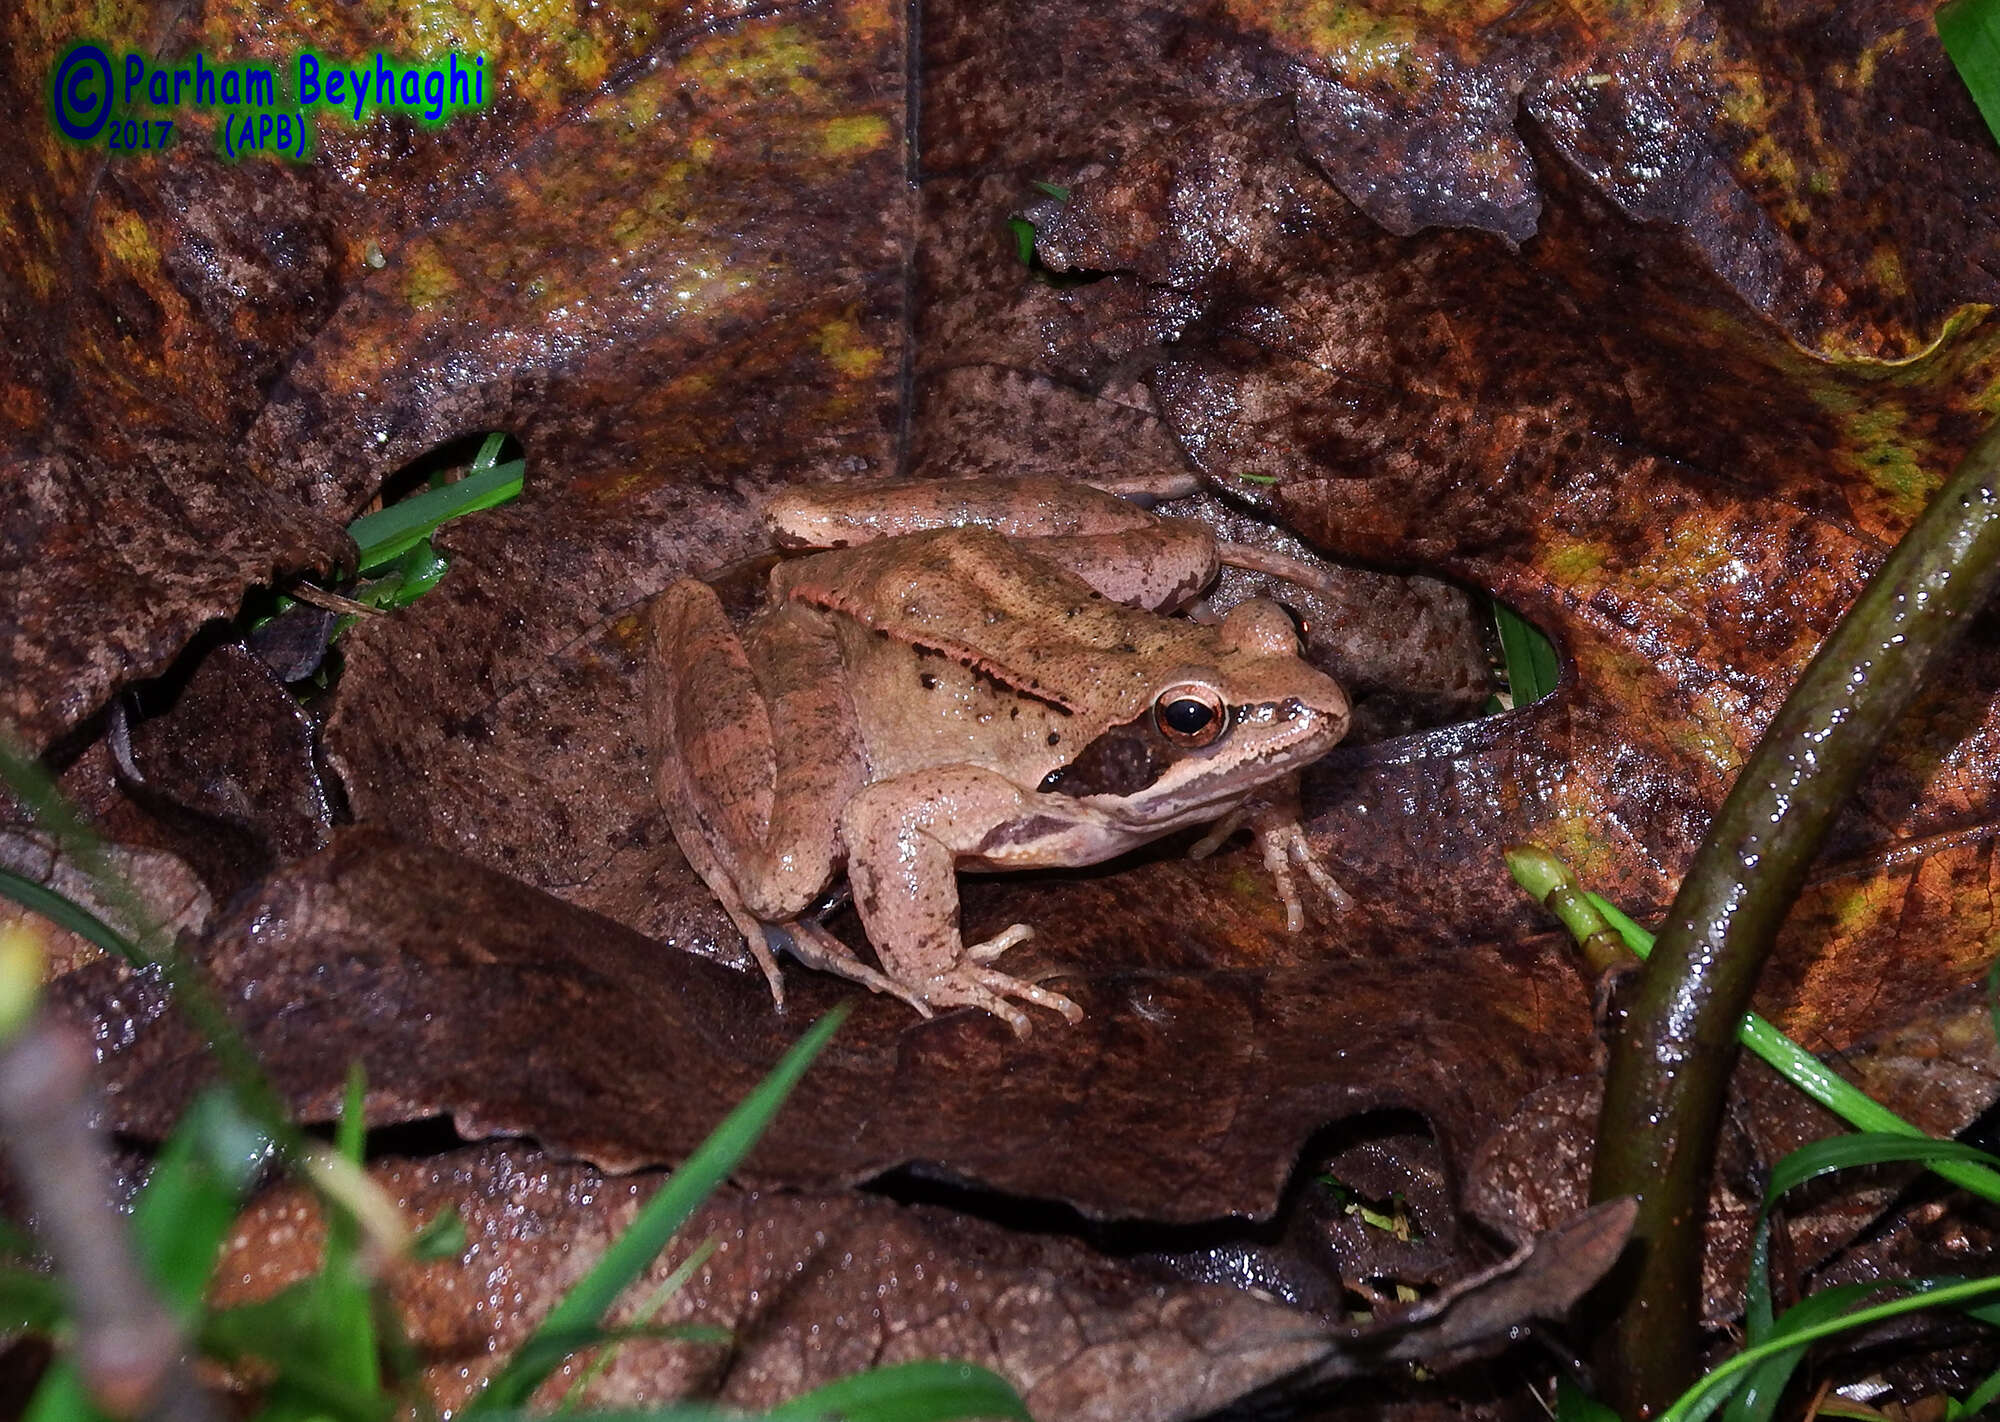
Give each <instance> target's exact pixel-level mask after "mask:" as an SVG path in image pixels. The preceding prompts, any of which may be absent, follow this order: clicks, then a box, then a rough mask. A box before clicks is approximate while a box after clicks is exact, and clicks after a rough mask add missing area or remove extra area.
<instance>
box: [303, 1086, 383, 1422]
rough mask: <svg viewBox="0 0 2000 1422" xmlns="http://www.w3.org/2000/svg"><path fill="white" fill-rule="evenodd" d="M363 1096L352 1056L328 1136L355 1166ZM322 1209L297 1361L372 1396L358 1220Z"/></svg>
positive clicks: (371, 1335)
mask: <svg viewBox="0 0 2000 1422" xmlns="http://www.w3.org/2000/svg"><path fill="white" fill-rule="evenodd" d="M367 1096H368V1081H367V1077H366V1074H365V1073H364V1072H363V1071H362V1069H361V1063H359V1062H355V1063H354V1064H353V1065H352V1066H350V1067H349V1068H348V1071H347V1094H346V1096H345V1098H344V1099H343V1100H342V1102H341V1109H340V1122H339V1124H338V1126H337V1127H336V1128H335V1130H334V1138H333V1144H334V1149H335V1150H336V1151H338V1152H339V1153H340V1155H341V1156H342V1157H344V1158H345V1159H346V1160H348V1161H349V1162H350V1163H352V1164H353V1165H355V1166H359V1165H361V1163H362V1158H363V1155H364V1154H365V1149H366V1144H367V1135H368V1123H367V1119H366V1114H365V1111H364V1109H363V1107H364V1103H365V1102H366V1100H367ZM324 1209H325V1213H326V1247H325V1249H324V1250H322V1251H321V1254H320V1266H319V1272H318V1273H317V1274H316V1275H314V1276H313V1280H312V1294H311V1307H312V1311H313V1319H312V1322H313V1333H314V1336H315V1340H316V1341H317V1343H318V1345H319V1346H318V1347H316V1348H314V1349H313V1350H312V1351H311V1353H310V1354H308V1355H307V1358H306V1359H302V1360H301V1361H308V1360H309V1361H310V1362H311V1363H312V1364H313V1365H315V1366H317V1367H318V1368H320V1369H322V1370H323V1371H324V1374H325V1376H326V1377H327V1379H329V1380H330V1381H332V1382H334V1383H336V1384H339V1385H343V1386H346V1387H349V1388H352V1389H354V1390H355V1391H356V1392H357V1393H360V1394H363V1395H371V1396H372V1395H373V1394H375V1393H377V1392H379V1391H380V1390H381V1387H382V1373H381V1354H380V1350H379V1349H378V1348H377V1347H376V1339H375V1308H374V1301H373V1300H372V1299H371V1298H370V1297H369V1284H368V1281H367V1280H366V1279H365V1278H363V1277H362V1274H361V1271H360V1268H359V1265H358V1262H357V1255H358V1253H359V1250H360V1242H361V1226H360V1223H359V1222H358V1221H357V1220H356V1219H355V1218H354V1216H353V1215H352V1214H350V1213H348V1212H347V1211H346V1210H342V1209H338V1208H336V1207H335V1206H334V1205H333V1204H332V1203H331V1202H328V1203H327V1204H326V1205H325V1206H324Z"/></svg>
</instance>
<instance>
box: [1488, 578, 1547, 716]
mask: <svg viewBox="0 0 2000 1422" xmlns="http://www.w3.org/2000/svg"><path fill="white" fill-rule="evenodd" d="M1493 621H1494V625H1495V626H1497V627H1498V628H1499V629H1500V654H1501V659H1502V660H1503V661H1504V662H1505V664H1506V668H1507V689H1508V690H1509V691H1510V692H1512V693H1513V696H1514V705H1515V706H1516V707H1521V706H1527V705H1530V704H1532V703H1534V702H1536V701H1540V700H1541V699H1542V698H1543V697H1544V696H1547V695H1548V694H1549V693H1550V692H1551V691H1554V690H1555V689H1556V682H1557V681H1558V680H1559V679H1560V678H1561V675H1562V666H1561V663H1560V662H1559V661H1558V659H1557V657H1556V649H1555V646H1554V644H1553V643H1551V642H1550V641H1549V639H1548V638H1547V637H1546V636H1544V635H1543V634H1542V629H1541V628H1539V627H1537V626H1535V624H1534V623H1532V622H1530V621H1528V619H1527V618H1525V617H1523V616H1521V614H1520V613H1518V612H1516V611H1514V609H1513V608H1511V607H1509V606H1507V604H1505V603H1504V602H1495V603H1494V604H1493Z"/></svg>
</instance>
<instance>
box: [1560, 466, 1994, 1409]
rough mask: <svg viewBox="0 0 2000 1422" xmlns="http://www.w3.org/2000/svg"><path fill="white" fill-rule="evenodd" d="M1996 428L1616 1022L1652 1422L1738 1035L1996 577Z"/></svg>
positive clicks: (1761, 776) (1727, 825)
mask: <svg viewBox="0 0 2000 1422" xmlns="http://www.w3.org/2000/svg"><path fill="white" fill-rule="evenodd" d="M1996 483H2000V429H1989V430H1988V431H1987V432H1986V433H1985V434H1984V435H1982V436H1981V437H1980V439H1979V441H1978V442H1977V443H1976V444H1975V445H1974V446H1973V447H1972V450H1971V452H1970V453H1969V454H1967V455H1966V457H1965V459H1964V461H1963V462H1962V463H1961V464H1960V465H1959V468H1958V471H1957V472H1956V473H1955V474H1954V475H1953V476H1952V477H1951V479H1950V480H1949V481H1947V482H1946V484H1945V485H1944V487H1943V488H1942V489H1940V490H1939V491H1938V493H1937V495H1936V496H1935V497H1934V498H1933V499H1932V500H1931V502H1930V505H1929V507H1928V508H1926V509H1925V510H1924V513H1923V516H1922V517H1921V518H1919V519H1918V520H1917V522H1916V524H1915V526H1914V527H1912V528H1911V529H1910V531H1909V533H1908V534H1907V535H1906V536H1905V537H1904V538H1903V541H1902V542H1901V543H1899V544H1898V545H1897V546H1896V549H1895V551H1894V552H1892V553H1891V554H1890V555H1889V557H1888V559H1887V561H1885V562H1884V564H1883V565H1882V569H1881V571H1880V572H1879V573H1877V574H1876V576H1875V578H1874V579H1873V581H1872V582H1870V584H1869V586H1868V588H1867V589H1866V591H1864V592H1863V593H1862V595H1861V597H1860V598H1859V599H1858V600H1857V601H1856V602H1855V604H1854V606H1853V607H1851V608H1850V609H1848V612H1847V615H1846V616H1845V617H1844V618H1842V619H1841V622H1840V625H1839V626H1838V627H1836V628H1835V629H1834V631H1833V634H1832V635H1831V636H1829V637H1828V638H1827V639H1826V641H1825V642H1824V643H1823V644H1822V645H1821V647H1820V649H1819V652H1818V653H1817V654H1816V655H1815V656H1814V657H1813V659H1812V662H1811V663H1810V664H1809V665H1808V666H1807V667H1806V670H1805V673H1804V674H1803V675H1802V676H1801V677H1800V678H1799V682H1798V685H1797V686H1796V687H1794V688H1793V690H1792V694H1791V695H1790V696H1789V697H1788V698H1787V699H1786V701H1785V704H1784V706H1783V707H1782V708H1780V710H1779V712H1778V714H1777V716H1776V718H1775V719H1774V720H1773V721H1772V723H1771V727H1770V729H1769V730H1768V731H1767V732H1766V733H1765V736H1764V739H1763V741H1762V742H1761V743H1760V744H1759V745H1758V747H1757V749H1756V751H1755V752H1754V753H1753V754H1752V755H1751V757H1750V760H1749V762H1748V764H1746V765H1745V766H1744V767H1743V771H1742V773H1741V774H1740V775H1739V776H1738V777H1737V780H1736V784H1735V786H1734V787H1733V788H1732V789H1731V790H1730V792H1729V797H1728V799H1727V800H1725V801H1724V803H1723V806H1722V809H1721V811H1720V812H1719V813H1718V814H1717V815H1716V818H1715V822H1714V823H1713V824H1712V825H1711V826H1710V827H1709V832H1708V837H1707V838H1706V839H1705V840H1703V841H1702V845H1701V848H1700V850H1699V851H1697V853H1696V855H1695V859H1694V863H1693V865H1692V866H1691V867H1690V868H1689V870H1688V873H1687V877H1686V878H1685V879H1684V880H1682V882H1681V888H1680V893H1679V894H1678V895H1677V896H1676V897H1675V899H1674V904H1673V908H1672V910H1671V911H1670V912H1669V914H1668V916H1667V920H1666V923H1665V925H1664V927H1663V929H1662V931H1661V933H1660V937H1659V942H1658V945H1657V946H1656V947H1655V949H1654V951H1653V956H1652V957H1651V958H1650V959H1649V960H1647V963H1646V966H1645V967H1644V968H1643V969H1642V970H1641V971H1640V974H1639V979H1638V983H1637V986H1636V990H1635V992H1634V994H1633V998H1632V1002H1631V1005H1630V1009H1629V1011H1628V1012H1627V1013H1626V1014H1625V1016H1624V1018H1623V1019H1622V1021H1621V1022H1620V1023H1619V1024H1618V1025H1617V1026H1616V1028H1615V1030H1614V1032H1613V1034H1612V1041H1611V1062H1610V1068H1609V1072H1608V1076H1607V1080H1606V1083H1605V1095H1604V1112H1603V1115H1602V1117H1601V1118H1600V1120H1599V1123H1598V1133H1597V1153H1596V1158H1595V1161H1594V1163H1593V1172H1592V1177H1591V1197H1592V1199H1593V1200H1609V1199H1616V1198H1618V1197H1620V1196H1623V1195H1636V1196H1638V1197H1639V1215H1638V1221H1637V1225H1636V1227H1635V1230H1634V1237H1635V1244H1636V1246H1637V1247H1636V1250H1635V1252H1634V1255H1633V1256H1632V1257H1631V1260H1630V1264H1629V1266H1628V1267H1624V1268H1621V1270H1620V1271H1619V1273H1618V1275H1617V1276H1615V1278H1616V1281H1617V1282H1616V1285H1615V1287H1619V1288H1620V1295H1619V1311H1618V1314H1617V1316H1616V1318H1615V1319H1614V1321H1613V1322H1612V1324H1611V1326H1610V1328H1609V1329H1608V1331H1607V1333H1606V1335H1605V1337H1604V1340H1603V1345H1602V1347H1601V1350H1600V1355H1599V1372H1600V1376H1602V1377H1603V1378H1604V1379H1605V1382H1606V1384H1607V1387H1608V1390H1609V1392H1610V1394H1611V1400H1612V1401H1613V1402H1614V1404H1615V1405H1616V1406H1617V1407H1618V1409H1619V1411H1620V1412H1621V1414H1623V1415H1624V1416H1626V1417H1628V1418H1650V1417H1653V1416H1655V1415H1657V1414H1658V1413H1659V1412H1660V1411H1661V1409H1663V1408H1665V1407H1666V1406H1668V1405H1669V1404H1670V1403H1672V1401H1673V1400H1674V1398H1675V1397H1676V1396H1677V1395H1678V1394H1679V1392H1680V1391H1681V1389H1682V1388H1683V1387H1685V1386H1686V1385H1687V1384H1688V1383H1689V1381H1690V1380H1692V1378H1693V1377H1694V1375H1695V1367H1696V1360H1695V1344H1696V1340H1697V1330H1698V1326H1699V1323H1700V1304H1701V1291H1700V1273H1699V1269H1700V1261H1701V1245H1702V1215H1703V1207H1704V1205H1705V1203H1706V1200H1707V1194H1708V1177H1709V1169H1710V1165H1711V1161H1712V1157H1713V1154H1714V1144H1715V1135H1716V1130H1717V1127H1718V1125H1719V1124H1720V1120H1721V1114H1722V1104H1723V1092H1724V1087H1725V1085H1726V1083H1727V1081H1728V1078H1729V1072H1730V1068H1731V1066H1732V1065H1733V1063H1734V1059H1735V1053H1734V1051H1733V1047H1734V1045H1735V1037H1736V1031H1737V1027H1738V1025H1739V1023H1740V1022H1741V1020H1742V1017H1743V1013H1744V1011H1745V1010H1746V1009H1747V1008H1748V1007H1749V1005H1750V995H1751V992H1752V990H1753V989H1754V988H1755V986H1756V983H1757V978H1758V975H1759V974H1760V973H1761V972H1762V970H1763V966H1764V960H1765V959H1766V957H1767V956H1768V955H1769V953H1770V949H1771V945H1772V943H1773V942H1774V941H1775V939H1776V937H1777V933H1778V928H1779V925H1780V924H1782V923H1783V921H1784V918H1785V915H1786V913H1787V912H1788V911H1789V910H1790V908H1791V905H1792V901H1793V900H1794V899H1795V898H1796V897H1797V896H1798V892H1799V889H1800V888H1801V887H1802V886H1803V884H1804V882H1805V875H1806V871H1807V868H1808V867H1809V866H1810V864H1811V862H1812V859H1813V856H1814V855H1815V854H1816V853H1817V851H1818V849H1819V846H1820V842H1821V840H1822V839H1823V838H1824V836H1825V832H1826V828H1827V825H1828V824H1829V823H1830V822H1831V821H1832V818H1833V815H1834V813H1835V811H1837V810H1838V809H1839V807H1840V805H1841V804H1842V803H1843V802H1844V801H1845V800H1846V799H1847V797H1848V795H1849V793H1850V792H1851V791H1852V790H1853V788H1854V784H1855V782H1856V780H1858V779H1859V778H1860V775H1861V772H1862V769H1863V768H1864V767H1865V766H1866V764H1867V763H1868V760H1869V758H1870V757H1871V755H1872V754H1873V752H1874V749H1875V747H1876V745H1877V743H1878V742H1879V741H1880V740H1881V738H1882V736H1883V735H1884V733H1886V732H1887V730H1888V729H1889V727H1890V725H1891V724H1892V723H1893V722H1894V721H1895V719H1896V718H1897V716H1898V715H1900V714H1901V713H1902V711H1903V709H1904V707H1905V706H1907V705H1908V703H1909V701H1910V698H1911V697H1912V696H1913V695H1914V694H1915V692H1916V689H1917V687H1918V685H1919V684H1920V683H1921V682H1922V680H1923V676H1924V673H1925V672H1926V671H1927V670H1928V669H1929V668H1930V666H1931V664H1932V662H1933V661H1934V659H1935V658H1936V657H1937V655H1938V654H1939V653H1940V652H1941V651H1943V650H1944V649H1945V647H1946V646H1948V645H1949V643H1950V641H1951V640H1952V638H1953V637H1954V636H1955V634H1956V633H1957V632H1958V631H1959V630H1960V629H1961V628H1962V627H1963V625H1964V624H1965V622H1966V621H1967V620H1968V618H1969V617H1970V615H1971V613H1972V612H1973V611H1975V610H1976V609H1977V608H1978V607H1979V605H1980V604H1981V603H1982V602H1983V601H1984V600H1985V598H1986V595H1987V593H1988V592H1989V591H1990V590H1991V588H1992V586H1993V582H1994V576H1995V573H1996V572H2000V488H1997V487H1996Z"/></svg>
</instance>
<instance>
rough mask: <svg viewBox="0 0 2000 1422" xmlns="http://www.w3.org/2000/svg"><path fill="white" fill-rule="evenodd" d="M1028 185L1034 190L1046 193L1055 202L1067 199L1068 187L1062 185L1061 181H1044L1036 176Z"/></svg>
mask: <svg viewBox="0 0 2000 1422" xmlns="http://www.w3.org/2000/svg"><path fill="white" fill-rule="evenodd" d="M1029 186H1030V187H1032V188H1034V189H1035V191H1036V192H1041V193H1047V194H1048V195H1049V196H1050V197H1052V198H1054V199H1055V200H1056V201H1057V202H1068V201H1069V189H1068V188H1066V187H1064V186H1063V185H1062V184H1061V183H1045V182H1043V181H1042V180H1041V179H1040V178H1036V179H1034V180H1033V181H1032V182H1031V183H1030V184H1029Z"/></svg>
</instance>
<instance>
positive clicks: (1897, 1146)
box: [1764, 1131, 2000, 1211]
mask: <svg viewBox="0 0 2000 1422" xmlns="http://www.w3.org/2000/svg"><path fill="white" fill-rule="evenodd" d="M1901 1161H1914V1162H1915V1163H1917V1164H1919V1165H1932V1164H1935V1163H1936V1162H1938V1161H1966V1162H1968V1163H1971V1164H1975V1165H1983V1166H1985V1167H1986V1168H1988V1169H1989V1170H1990V1169H1995V1168H2000V1158H1996V1157H1994V1156H1992V1155H1989V1154H1987V1152H1985V1151H1983V1150H1980V1149H1979V1148H1978V1147H1977V1146H1969V1145H1966V1144H1964V1143H1962V1142H1960V1141H1941V1140H1935V1139H1932V1138H1930V1137H1924V1138H1923V1139H1913V1138H1911V1137H1909V1136H1906V1135H1903V1134H1901V1133H1893V1134H1892V1133H1889V1132H1881V1131H1868V1132H1862V1133H1860V1134H1857V1135H1851V1136H1829V1137H1827V1138H1826V1139H1825V1140H1820V1141H1814V1142H1812V1144H1810V1145H1804V1146H1800V1147H1799V1148H1798V1149H1797V1150H1795V1151H1793V1152H1792V1153H1791V1154H1790V1155H1788V1156H1786V1157H1785V1158H1784V1159H1783V1160H1781V1161H1779V1162H1778V1163H1777V1165H1775V1166H1773V1167H1772V1169H1771V1183H1770V1185H1769V1187H1768V1188H1767V1191H1766V1194H1765V1196H1764V1208H1765V1209H1766V1210H1767V1211H1768V1210H1769V1209H1770V1208H1771V1207H1772V1206H1773V1205H1775V1204H1776V1203H1777V1201H1778V1197H1779V1196H1780V1195H1783V1194H1784V1193H1785V1192H1786V1191H1787V1190H1792V1189H1795V1188H1797V1187H1798V1186H1800V1185H1803V1184H1805V1182H1806V1181H1808V1180H1812V1179H1815V1178H1816V1177H1818V1176H1821V1175H1827V1174H1831V1173H1832V1172H1833V1171H1836V1170H1849V1169H1852V1168H1854V1167H1855V1166H1861V1165H1886V1164H1890V1163H1893V1162H1901Z"/></svg>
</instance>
